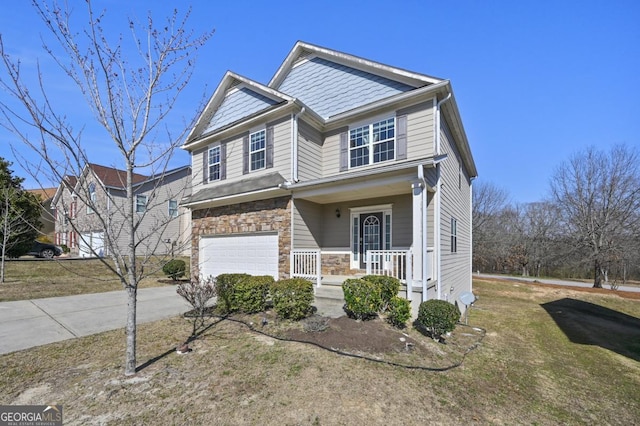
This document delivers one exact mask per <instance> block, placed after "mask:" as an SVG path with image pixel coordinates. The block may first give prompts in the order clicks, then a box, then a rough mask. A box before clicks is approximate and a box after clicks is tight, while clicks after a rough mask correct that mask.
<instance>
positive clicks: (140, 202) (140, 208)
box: [136, 195, 147, 213]
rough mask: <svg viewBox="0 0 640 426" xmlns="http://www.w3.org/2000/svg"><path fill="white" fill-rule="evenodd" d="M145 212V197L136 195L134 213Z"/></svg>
mask: <svg viewBox="0 0 640 426" xmlns="http://www.w3.org/2000/svg"><path fill="white" fill-rule="evenodd" d="M146 211H147V196H146V195H136V213H144V212H146Z"/></svg>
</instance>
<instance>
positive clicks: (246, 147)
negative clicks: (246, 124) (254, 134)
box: [242, 136, 249, 175]
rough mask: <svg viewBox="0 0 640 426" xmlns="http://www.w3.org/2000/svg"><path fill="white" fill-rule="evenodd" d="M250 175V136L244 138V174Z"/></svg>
mask: <svg viewBox="0 0 640 426" xmlns="http://www.w3.org/2000/svg"><path fill="white" fill-rule="evenodd" d="M247 173H249V136H245V137H244V138H242V174H243V175H246V174H247Z"/></svg>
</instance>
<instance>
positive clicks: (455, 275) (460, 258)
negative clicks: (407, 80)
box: [440, 119, 471, 310]
mask: <svg viewBox="0 0 640 426" xmlns="http://www.w3.org/2000/svg"><path fill="white" fill-rule="evenodd" d="M440 134H441V138H442V139H441V149H442V151H443V153H445V154H447V155H448V157H447V159H446V160H444V161H443V162H442V163H441V166H440V167H441V179H442V182H445V185H444V186H443V187H442V189H441V191H442V193H441V223H440V237H441V247H442V257H441V260H442V274H441V277H442V283H441V285H442V287H441V288H442V297H443V298H445V297H447V298H448V300H449V302H451V303H456V302H457V303H458V304H459V303H460V302H459V301H458V298H459V297H460V294H461V293H463V292H465V291H470V290H471V288H470V284H471V277H470V273H471V265H470V261H471V260H470V254H471V217H470V202H471V201H470V179H469V176H468V173H467V171H466V170H465V168H464V163H462V159H461V157H460V153H459V152H458V149H457V147H456V146H455V143H454V140H453V137H452V135H451V132H450V131H449V128H448V126H447V124H446V121H445V120H444V119H443V120H442V131H441V133H440ZM461 164H463V166H462V176H461V179H460V181H459V180H458V176H459V174H460V165H461ZM458 182H460V186H458ZM452 217H454V218H455V219H456V220H457V222H458V225H457V240H458V244H457V246H458V248H457V252H456V253H452V252H451V218H452ZM452 288H453V292H451V289H452ZM460 309H461V310H464V307H463V306H460Z"/></svg>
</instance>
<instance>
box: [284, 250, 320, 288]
mask: <svg viewBox="0 0 640 426" xmlns="http://www.w3.org/2000/svg"><path fill="white" fill-rule="evenodd" d="M320 259H321V256H320V250H316V249H309V250H291V267H290V268H289V269H290V275H291V277H300V278H306V279H308V280H312V281H315V282H316V285H317V286H318V287H320V284H321V281H322V267H321V261H320Z"/></svg>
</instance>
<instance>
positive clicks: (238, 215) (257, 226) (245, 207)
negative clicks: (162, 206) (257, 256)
mask: <svg viewBox="0 0 640 426" xmlns="http://www.w3.org/2000/svg"><path fill="white" fill-rule="evenodd" d="M191 219H192V223H191V224H192V227H191V229H192V231H193V232H192V233H191V276H192V278H197V277H198V276H199V274H200V271H199V250H200V247H199V246H200V244H199V242H200V237H201V236H212V235H218V236H220V235H233V234H245V233H258V232H273V231H277V232H278V245H279V247H278V252H279V260H278V272H279V275H280V278H288V277H289V259H290V252H291V197H279V198H272V199H268V200H258V201H251V202H246V203H239V204H231V205H228V206H221V207H211V208H205V209H199V210H193V211H192V213H191Z"/></svg>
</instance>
